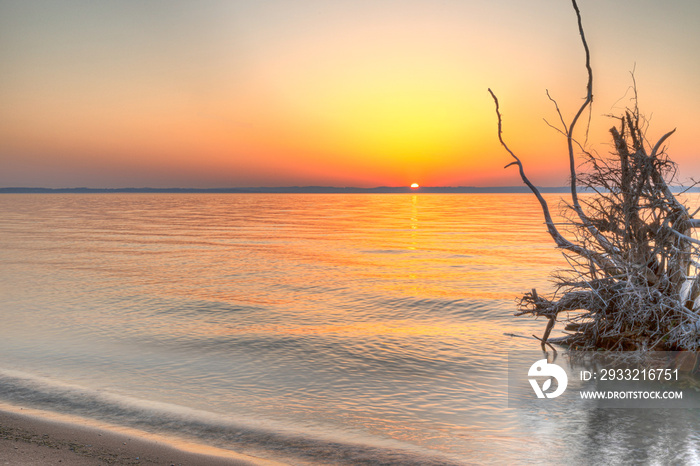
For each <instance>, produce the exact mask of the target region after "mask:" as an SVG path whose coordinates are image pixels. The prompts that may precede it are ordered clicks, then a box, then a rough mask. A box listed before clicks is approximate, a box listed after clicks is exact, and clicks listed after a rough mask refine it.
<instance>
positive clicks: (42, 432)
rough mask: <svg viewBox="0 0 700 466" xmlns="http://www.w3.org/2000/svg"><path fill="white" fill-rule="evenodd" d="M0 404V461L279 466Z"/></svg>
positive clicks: (256, 459)
mask: <svg viewBox="0 0 700 466" xmlns="http://www.w3.org/2000/svg"><path fill="white" fill-rule="evenodd" d="M78 421H79V420H78V419H74V418H68V417H66V416H60V415H56V414H53V413H47V412H43V411H37V410H32V409H27V408H15V407H11V406H8V405H0V465H22V466H31V465H42V466H43V465H53V464H65V465H78V466H80V465H100V464H111V465H127V464H128V465H135V464H147V465H183V466H185V465H206V466H209V465H211V466H219V465H220V466H224V465H227V466H228V465H238V466H264V465H266V466H272V465H280V464H282V463H277V462H274V461H267V460H263V459H259V458H254V457H252V456H247V455H243V454H238V453H235V452H231V451H228V450H221V449H217V448H212V447H207V446H204V445H197V444H191V443H187V442H180V441H175V440H172V439H165V438H161V437H157V436H154V435H151V434H147V433H145V432H140V431H136V430H132V429H121V428H115V429H109V428H104V426H102V427H100V426H96V425H92V423H90V422H88V421H85V422H86V424H85V425H83V423H80V422H78Z"/></svg>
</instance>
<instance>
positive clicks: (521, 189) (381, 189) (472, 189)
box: [0, 186, 700, 194]
mask: <svg viewBox="0 0 700 466" xmlns="http://www.w3.org/2000/svg"><path fill="white" fill-rule="evenodd" d="M537 189H538V190H539V191H540V192H542V193H568V192H570V188H569V187H568V186H538V187H537ZM671 190H672V191H677V192H679V191H684V190H687V192H700V188H699V187H690V188H687V187H684V186H672V187H671ZM577 191H578V192H581V193H585V192H594V191H593V190H592V189H589V188H583V187H580V188H578V190H577ZM52 193H55V194H61V193H76V194H79V193H86V194H99V193H135V194H138V193H142V194H148V193H152V194H157V193H163V194H168V193H170V194H177V193H183V194H187V193H190V194H197V193H201V194H207V193H211V194H227V193H230V194H236V193H239V194H245V193H251V194H255V193H259V194H275V193H281V194H284V193H288V194H293V193H299V194H307V193H308V194H314V193H317V194H335V193H338V194H342V193H347V194H360V193H370V194H371V193H375V194H392V193H423V194H450V193H455V194H479V193H484V194H488V193H493V194H499V193H503V194H518V193H531V191H530V189H529V188H528V187H527V186H420V187H418V188H411V187H410V186H377V187H373V188H359V187H352V186H346V187H335V186H278V187H273V186H258V187H244V188H241V187H238V188H235V187H230V188H176V187H170V188H151V187H140V188H134V187H126V188H88V187H73V188H45V187H4V188H3V187H0V194H52Z"/></svg>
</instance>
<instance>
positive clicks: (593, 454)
mask: <svg viewBox="0 0 700 466" xmlns="http://www.w3.org/2000/svg"><path fill="white" fill-rule="evenodd" d="M548 198H549V199H550V200H551V201H552V202H555V203H556V199H558V198H559V195H549V196H548ZM0 218H1V219H2V221H1V222H0V264H1V265H2V267H1V268H0V318H1V320H0V322H1V324H0V401H4V402H8V403H13V404H16V405H20V406H31V407H36V408H42V409H46V410H51V411H57V412H63V413H69V414H73V415H78V416H82V417H86V418H91V419H97V420H100V421H104V422H109V423H112V424H117V425H125V426H131V427H136V428H139V429H142V430H146V431H151V432H156V433H162V434H167V435H178V436H180V437H184V438H189V439H194V440H196V441H199V442H203V443H206V444H209V445H214V446H219V447H222V448H231V449H235V450H237V451H241V452H247V453H250V454H254V455H259V456H264V457H268V458H273V459H282V460H283V461H287V462H289V463H291V464H473V463H476V464H483V463H496V464H506V463H511V464H512V463H517V464H523V463H542V462H544V463H559V464H581V463H607V464H611V463H630V462H631V463H652V464H655V463H656V464H669V463H676V464H678V463H688V462H696V461H700V454H699V453H698V443H699V442H700V435H699V434H698V432H700V412H698V410H667V411H662V410H650V409H645V410H639V409H637V410H615V409H608V410H600V409H582V408H580V407H576V406H572V407H570V408H568V409H566V410H562V411H560V412H554V413H552V412H548V413H541V412H532V411H527V410H520V409H514V408H508V385H507V361H508V352H509V351H531V350H538V348H539V344H538V342H536V341H535V340H531V339H525V338H514V337H510V336H506V335H504V333H514V334H520V335H531V334H532V333H536V334H540V335H541V333H542V331H543V329H544V322H543V321H533V320H530V319H526V318H516V317H513V312H514V311H515V301H514V300H515V298H516V297H517V296H518V295H519V294H521V293H523V292H525V291H528V290H530V289H531V288H533V287H537V289H538V291H540V292H543V293H544V292H546V291H547V290H549V289H550V287H551V285H550V284H549V278H548V275H549V273H550V272H551V271H552V270H554V269H556V268H561V267H564V266H565V262H564V261H563V259H562V258H561V255H560V253H559V252H558V251H557V250H555V249H554V247H553V243H552V241H551V239H550V238H549V237H548V236H547V235H546V232H545V228H544V226H543V224H542V218H541V214H540V212H539V209H538V204H537V203H536V201H535V199H534V197H532V196H530V195H525V194H489V195H477V194H462V195H429V194H422V195H420V194H418V195H370V194H361V195H341V194H334V195H318V194H299V195H291V194H274V195H267V194H251V195H247V194H222V195H214V194H202V195H200V194H195V195H189V194H177V195H169V194H158V195H151V194H148V195H146V194H125V195H121V194H97V195H87V194H72V195H57V194H54V195H38V194H37V195H34V194H24V195H10V194H5V195H2V196H0Z"/></svg>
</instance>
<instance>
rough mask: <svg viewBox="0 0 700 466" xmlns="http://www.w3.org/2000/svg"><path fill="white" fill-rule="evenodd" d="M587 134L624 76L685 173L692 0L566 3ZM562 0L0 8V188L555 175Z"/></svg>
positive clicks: (565, 91) (459, 181)
mask: <svg viewBox="0 0 700 466" xmlns="http://www.w3.org/2000/svg"><path fill="white" fill-rule="evenodd" d="M579 4H580V7H581V10H582V13H583V16H584V25H585V27H586V32H587V34H588V38H589V44H590V46H591V51H592V54H593V66H594V72H595V90H594V92H595V96H596V97H595V105H594V107H593V112H592V117H593V122H592V126H591V139H590V140H591V143H592V144H593V145H592V147H593V148H594V149H597V150H599V151H600V152H606V151H608V146H607V145H606V144H607V129H608V128H609V126H611V120H610V119H608V118H606V117H605V116H604V115H605V114H608V113H611V112H616V111H618V110H619V109H620V108H622V107H624V105H626V104H628V103H629V99H628V97H629V92H628V87H629V85H630V84H631V79H630V75H629V72H630V71H631V70H632V69H633V68H635V67H636V72H635V75H636V79H637V83H638V87H639V93H640V106H641V109H642V111H643V112H645V113H647V114H648V115H652V118H651V126H650V129H649V132H648V135H649V136H650V137H652V138H653V137H659V136H660V135H661V134H663V133H665V132H666V131H667V130H669V129H672V128H674V127H677V128H678V131H677V134H675V135H674V136H673V138H672V140H671V141H670V153H671V155H672V157H673V158H674V160H676V161H677V162H679V163H680V165H681V176H682V177H683V178H688V177H692V176H695V177H697V176H698V175H699V174H700V162H698V161H697V160H698V159H700V158H699V157H697V153H698V152H699V149H700V142H699V141H698V139H697V138H696V137H694V136H695V134H694V133H695V131H696V130H697V128H698V127H700V112H698V111H697V110H696V109H697V108H699V107H700V89H698V86H697V83H698V82H700V60H698V58H697V56H696V53H697V50H699V49H700V33H699V32H698V30H697V27H696V24H697V21H698V20H699V19H700V4H698V3H696V2H691V1H685V2H683V1H678V2H673V4H672V5H671V4H669V5H666V6H663V5H661V4H660V3H659V2H654V1H651V0H642V1H639V0H637V1H632V0H630V1H617V0H615V1H607V0H606V1H603V0H598V1H587V0H581V1H580V2H579ZM575 21H576V20H575V15H574V12H573V10H572V8H571V5H570V4H569V2H567V1H554V0H547V1H545V0H538V1H530V2H519V1H515V0H512V1H503V2H491V1H487V0H480V1H468V0H464V1H449V0H445V1H440V2H435V1H427V0H426V1H418V0H403V1H389V0H375V1H369V0H353V1H350V0H334V1H332V2H328V1H321V0H313V1H312V0H305V1H279V0H269V1H266V2H257V1H240V2H230V1H223V0H222V1H206V2H185V1H175V2H142V1H122V2H108V1H45V2H42V1H36V2H22V1H4V2H2V3H0V44H2V45H1V46H0V76H1V77H2V80H1V84H0V103H1V105H0V161H1V162H2V170H0V186H4V187H8V186H47V187H74V186H89V187H125V186H132V187H142V186H151V187H237V186H291V185H325V186H359V187H372V186H381V185H385V186H386V185H389V186H404V185H408V184H410V183H412V182H419V183H420V184H421V185H424V186H458V185H462V186H465V185H471V186H487V185H519V184H520V181H519V179H518V177H517V173H516V171H515V170H513V169H510V170H503V166H504V165H505V164H507V163H508V162H509V160H508V157H507V154H505V153H504V152H503V151H502V150H501V149H500V147H499V146H498V142H497V138H496V120H495V114H494V110H493V103H492V101H491V100H490V97H489V95H488V93H487V91H486V89H487V88H488V87H491V88H493V90H494V91H495V92H496V93H497V95H498V96H499V99H500V101H501V105H502V111H503V115H504V124H505V128H504V131H505V137H506V138H507V140H508V142H509V144H510V145H511V147H512V148H513V149H514V150H515V151H516V152H517V153H518V154H519V155H520V156H521V157H522V159H523V161H524V162H525V164H526V167H527V169H528V171H529V173H530V174H531V178H533V180H534V181H535V182H536V183H537V184H540V185H548V186H553V185H564V184H565V183H566V176H567V173H566V170H567V169H566V166H567V165H566V163H567V161H566V159H565V157H566V156H565V152H564V150H565V141H564V140H563V139H562V138H561V137H560V136H558V135H557V134H556V133H555V132H554V131H553V130H551V129H550V128H548V127H547V125H546V124H545V123H544V122H543V118H547V119H548V120H550V121H552V122H554V121H556V115H555V114H554V112H553V108H552V106H551V105H550V103H549V102H548V100H547V98H546V95H545V89H549V90H550V92H551V93H552V94H553V95H554V96H555V97H556V98H558V99H559V101H560V105H561V106H562V108H563V109H564V111H565V113H566V114H567V115H571V114H573V112H574V111H575V110H576V108H577V106H578V105H579V103H580V101H581V100H580V99H581V98H582V97H583V96H584V93H585V78H586V76H585V69H584V68H583V52H582V49H581V47H580V43H579V39H578V35H577V30H576V22H575Z"/></svg>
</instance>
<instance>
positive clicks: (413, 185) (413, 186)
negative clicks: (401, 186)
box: [411, 183, 420, 189]
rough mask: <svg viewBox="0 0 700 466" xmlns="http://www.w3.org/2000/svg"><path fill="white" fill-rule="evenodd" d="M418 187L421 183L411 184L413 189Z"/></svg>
mask: <svg viewBox="0 0 700 466" xmlns="http://www.w3.org/2000/svg"><path fill="white" fill-rule="evenodd" d="M418 188H420V185H419V184H418V183H413V184H412V185H411V189H418Z"/></svg>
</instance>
